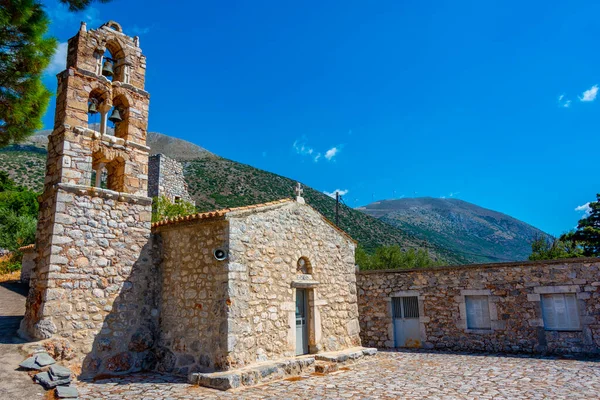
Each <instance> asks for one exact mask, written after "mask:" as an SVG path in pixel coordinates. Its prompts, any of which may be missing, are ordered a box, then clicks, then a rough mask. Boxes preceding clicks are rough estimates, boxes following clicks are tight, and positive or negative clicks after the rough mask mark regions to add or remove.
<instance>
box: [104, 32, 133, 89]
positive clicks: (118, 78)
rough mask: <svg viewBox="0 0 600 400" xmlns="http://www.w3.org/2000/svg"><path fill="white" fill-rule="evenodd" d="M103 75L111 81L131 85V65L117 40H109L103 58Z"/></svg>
mask: <svg viewBox="0 0 600 400" xmlns="http://www.w3.org/2000/svg"><path fill="white" fill-rule="evenodd" d="M101 63H102V71H101V72H102V75H104V76H105V77H106V78H107V79H108V80H109V81H112V82H123V83H129V75H130V71H129V64H128V63H127V62H126V59H125V53H124V52H123V49H122V48H121V45H120V44H119V42H117V41H116V40H109V41H108V42H107V43H106V49H105V51H104V54H103V56H102V62H101Z"/></svg>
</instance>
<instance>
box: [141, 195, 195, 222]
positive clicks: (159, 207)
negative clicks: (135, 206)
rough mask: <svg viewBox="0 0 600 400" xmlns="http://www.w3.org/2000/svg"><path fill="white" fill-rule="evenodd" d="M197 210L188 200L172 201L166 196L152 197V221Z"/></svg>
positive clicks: (180, 215)
mask: <svg viewBox="0 0 600 400" xmlns="http://www.w3.org/2000/svg"><path fill="white" fill-rule="evenodd" d="M195 212H196V207H194V205H193V204H192V203H189V202H187V201H183V200H180V201H176V202H175V203H171V201H170V200H169V199H168V198H167V197H166V196H159V197H154V198H153V199H152V222H157V221H161V220H163V219H166V218H174V217H182V216H185V215H190V214H193V213H195Z"/></svg>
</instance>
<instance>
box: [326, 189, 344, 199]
mask: <svg viewBox="0 0 600 400" xmlns="http://www.w3.org/2000/svg"><path fill="white" fill-rule="evenodd" d="M348 192H349V190H348V189H344V190H340V189H335V190H334V191H333V192H327V191H323V193H325V194H326V195H327V196H329V197H331V198H334V199H335V194H336V193H339V195H340V196H345V195H347V194H348Z"/></svg>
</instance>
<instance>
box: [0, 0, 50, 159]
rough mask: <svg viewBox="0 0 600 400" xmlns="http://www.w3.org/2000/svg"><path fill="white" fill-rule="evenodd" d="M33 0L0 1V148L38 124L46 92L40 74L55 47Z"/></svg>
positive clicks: (46, 21) (26, 133) (45, 102)
mask: <svg viewBox="0 0 600 400" xmlns="http://www.w3.org/2000/svg"><path fill="white" fill-rule="evenodd" d="M48 24H49V20H48V17H47V16H46V13H45V12H44V10H43V8H42V5H41V4H39V3H38V2H36V1H34V0H0V147H2V146H6V145H7V144H9V143H11V142H18V141H21V140H23V139H24V138H26V137H27V136H29V135H31V134H32V133H33V132H34V131H35V130H36V129H40V128H41V127H42V124H41V117H42V115H43V114H44V112H45V111H46V107H47V106H48V101H49V100H50V96H51V94H50V92H49V91H48V89H46V88H45V86H44V85H43V83H42V80H41V77H42V74H43V72H44V70H45V69H46V67H47V66H48V64H49V63H50V59H51V58H52V54H53V53H54V51H55V49H56V39H54V38H47V37H45V34H46V32H47V31H48Z"/></svg>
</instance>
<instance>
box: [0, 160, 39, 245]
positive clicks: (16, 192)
mask: <svg viewBox="0 0 600 400" xmlns="http://www.w3.org/2000/svg"><path fill="white" fill-rule="evenodd" d="M37 196H38V194H37V193H35V192H32V191H31V190H28V189H26V188H24V187H21V186H17V185H16V184H15V183H14V182H13V181H12V180H11V179H10V178H9V177H8V174H6V173H5V172H0V248H2V249H8V250H11V251H15V250H17V249H18V248H19V247H21V246H25V245H28V244H32V243H34V242H35V230H36V224H37V220H36V218H37V214H38V210H39V205H38V201H37Z"/></svg>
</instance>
